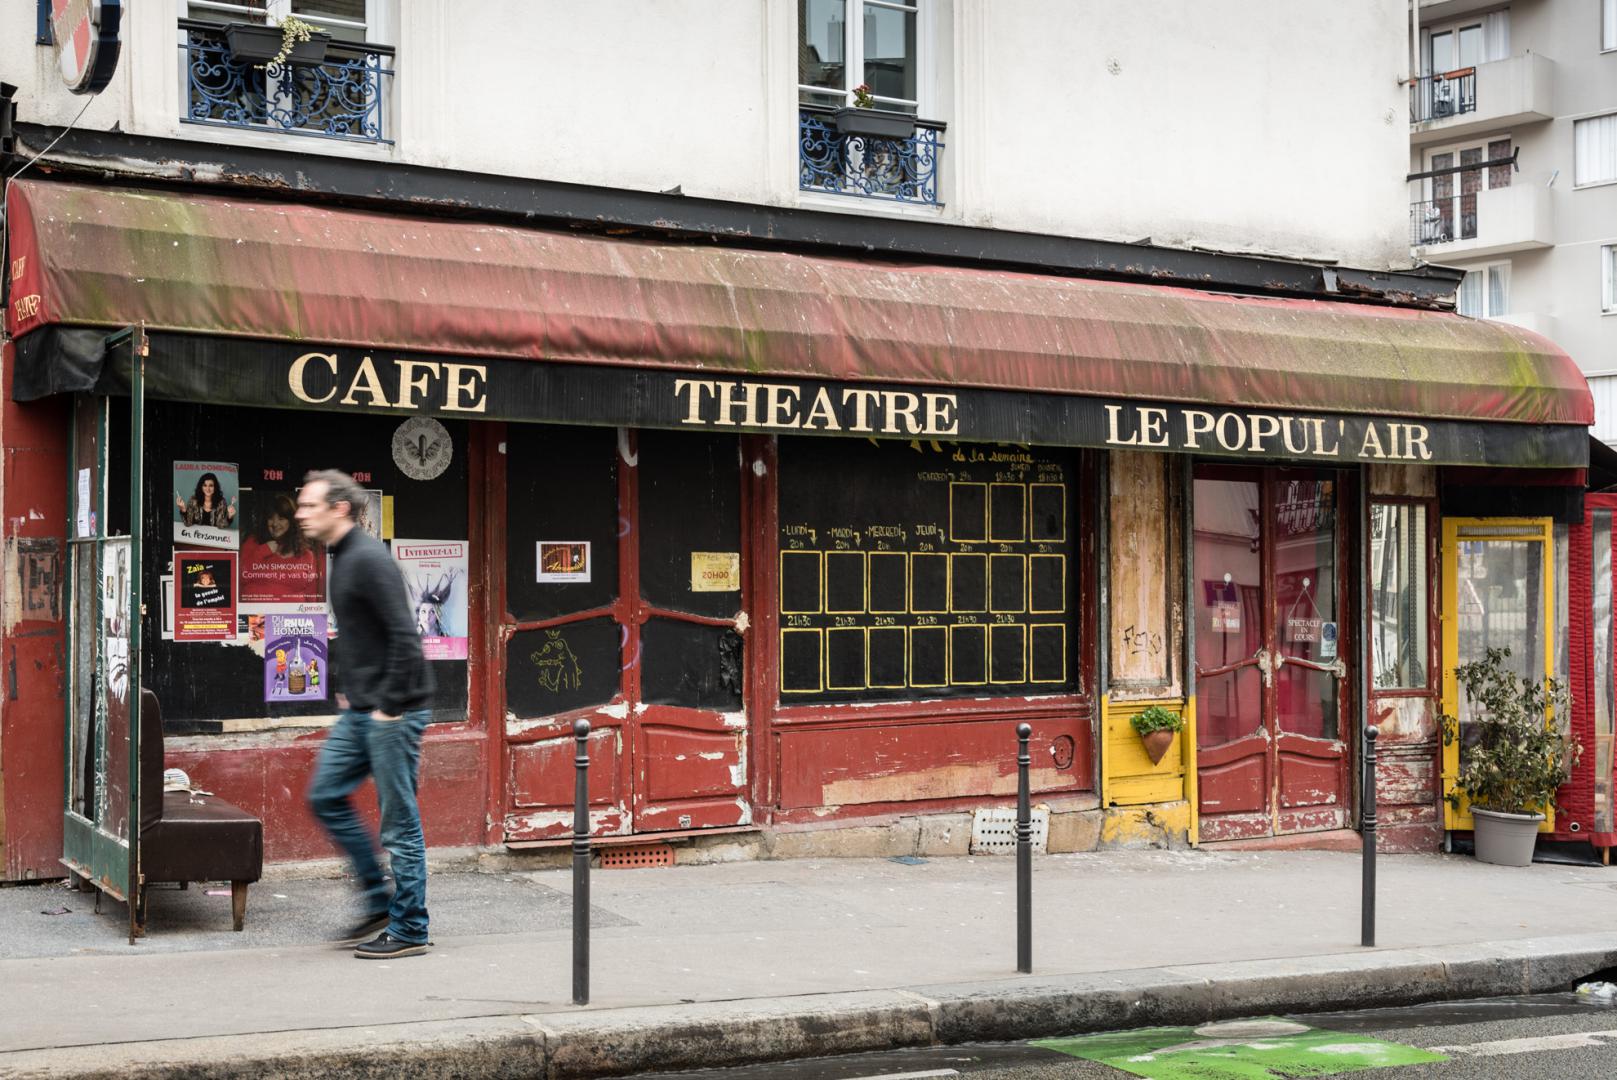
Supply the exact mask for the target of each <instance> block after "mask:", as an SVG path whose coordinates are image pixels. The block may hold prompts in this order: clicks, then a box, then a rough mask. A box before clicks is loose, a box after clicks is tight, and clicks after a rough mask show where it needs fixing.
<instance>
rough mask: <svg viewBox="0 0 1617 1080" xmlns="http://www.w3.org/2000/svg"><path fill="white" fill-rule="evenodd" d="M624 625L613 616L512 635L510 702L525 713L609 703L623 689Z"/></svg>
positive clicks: (524, 716) (508, 677)
mask: <svg viewBox="0 0 1617 1080" xmlns="http://www.w3.org/2000/svg"><path fill="white" fill-rule="evenodd" d="M622 657H623V629H622V628H621V627H620V626H619V625H618V624H617V623H616V622H615V621H613V620H612V619H586V620H584V621H583V622H575V623H565V624H563V625H561V626H553V627H547V628H543V629H539V630H522V631H519V632H518V633H516V634H513V635H512V636H511V640H510V641H509V642H507V643H506V649H505V707H506V708H507V709H508V710H510V712H511V713H512V715H514V716H516V717H518V718H521V719H530V718H535V717H541V716H554V715H555V714H557V713H562V712H568V711H569V710H572V709H583V708H588V707H589V706H591V705H604V704H606V703H607V702H609V701H611V700H612V698H613V697H614V696H615V695H616V694H617V692H618V686H619V684H620V682H621V681H622V679H621V673H622V668H623V659H622Z"/></svg>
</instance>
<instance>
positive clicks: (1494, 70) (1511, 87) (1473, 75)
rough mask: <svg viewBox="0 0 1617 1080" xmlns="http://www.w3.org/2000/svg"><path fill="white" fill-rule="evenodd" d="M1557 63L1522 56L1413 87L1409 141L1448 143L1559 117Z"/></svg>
mask: <svg viewBox="0 0 1617 1080" xmlns="http://www.w3.org/2000/svg"><path fill="white" fill-rule="evenodd" d="M1554 88H1555V61H1553V60H1551V59H1549V58H1548V57H1544V56H1540V55H1539V54H1537V53H1523V54H1522V55H1521V56H1512V57H1508V58H1507V59H1504V60H1493V61H1490V62H1488V63H1486V64H1478V65H1477V66H1476V67H1468V68H1461V69H1459V70H1458V71H1448V72H1443V73H1441V74H1437V75H1422V76H1421V77H1420V78H1418V79H1416V80H1415V81H1413V82H1411V83H1410V84H1409V125H1410V126H1409V132H1410V142H1411V143H1413V144H1415V145H1417V146H1420V145H1425V144H1429V143H1441V142H1450V141H1453V140H1455V139H1460V138H1465V137H1468V136H1476V135H1479V134H1482V133H1484V132H1490V131H1500V130H1504V129H1506V128H1512V127H1519V126H1521V125H1523V124H1534V123H1540V122H1543V121H1546V120H1550V119H1553V118H1554V116H1555V109H1554V102H1553V92H1554Z"/></svg>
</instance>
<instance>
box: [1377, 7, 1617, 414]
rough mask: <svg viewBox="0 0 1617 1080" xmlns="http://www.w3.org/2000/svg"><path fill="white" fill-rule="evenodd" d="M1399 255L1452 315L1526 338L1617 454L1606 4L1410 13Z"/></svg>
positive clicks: (1616, 179) (1613, 53)
mask: <svg viewBox="0 0 1617 1080" xmlns="http://www.w3.org/2000/svg"><path fill="white" fill-rule="evenodd" d="M1412 17H1413V18H1414V19H1415V20H1417V25H1418V34H1419V36H1418V39H1417V42H1418V52H1419V58H1420V81H1419V82H1418V83H1417V84H1416V85H1415V86H1413V87H1412V88H1411V91H1410V156H1409V171H1410V174H1411V176H1412V177H1413V179H1412V180H1411V181H1410V201H1411V207H1410V242H1411V244H1412V245H1414V251H1415V255H1416V256H1417V258H1419V259H1422V260H1424V261H1427V262H1431V263H1438V264H1442V265H1445V266H1452V267H1457V268H1460V269H1463V270H1465V271H1466V277H1465V280H1464V281H1463V282H1462V283H1461V286H1460V291H1459V310H1460V311H1461V312H1462V313H1464V314H1466V315H1474V316H1477V317H1479V318H1489V319H1501V320H1504V321H1506V322H1512V323H1516V324H1517V325H1520V326H1525V327H1528V328H1530V329H1533V330H1536V331H1538V332H1539V333H1541V334H1544V335H1545V336H1546V337H1549V338H1550V339H1552V340H1553V341H1555V342H1556V343H1557V344H1559V345H1561V346H1562V347H1563V348H1565V349H1566V350H1567V352H1569V353H1570V354H1571V355H1572V357H1573V359H1575V360H1576V361H1577V362H1578V364H1579V366H1581V367H1582V368H1583V371H1584V373H1585V374H1586V375H1587V376H1588V378H1589V384H1590V387H1591V389H1592V390H1593V391H1594V394H1595V402H1596V416H1597V420H1596V425H1595V433H1596V434H1597V435H1598V436H1599V437H1600V438H1602V439H1604V440H1605V441H1607V442H1617V0H1514V2H1512V3H1509V4H1499V3H1489V2H1486V0H1437V2H1434V0H1420V2H1419V7H1418V9H1416V10H1415V11H1414V12H1413V13H1412Z"/></svg>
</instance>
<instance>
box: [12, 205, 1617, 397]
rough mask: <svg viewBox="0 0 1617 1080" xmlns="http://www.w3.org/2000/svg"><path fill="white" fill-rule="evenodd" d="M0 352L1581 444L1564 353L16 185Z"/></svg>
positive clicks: (690, 252)
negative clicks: (741, 386)
mask: <svg viewBox="0 0 1617 1080" xmlns="http://www.w3.org/2000/svg"><path fill="white" fill-rule="evenodd" d="M9 214H10V217H9V220H10V222H11V230H12V240H11V257H12V259H13V261H14V264H15V262H16V260H18V259H19V258H21V259H22V260H23V263H22V268H21V272H20V273H19V274H17V280H16V281H14V282H13V285H12V290H11V300H12V303H11V304H10V305H9V307H8V310H7V312H6V318H7V322H8V328H9V329H10V331H11V333H12V334H13V335H21V334H24V333H27V332H28V331H30V330H33V329H35V328H37V327H39V326H43V325H46V324H50V323H63V324H72V325H81V326H106V327H115V326H125V325H128V324H130V323H134V322H144V323H145V324H146V325H147V327H148V328H150V329H153V330H175V331H182V332H194V333H200V334H213V335H241V336H247V337H255V338H272V339H292V340H297V341H308V342H315V343H321V344H331V345H350V346H356V347H360V348H365V349H370V350H382V351H386V350H389V349H398V350H418V351H424V352H432V353H450V354H462V355H468V356H485V357H509V358H523V359H531V360H535V361H573V362H586V363H600V364H618V365H651V366H656V367H664V368H672V369H679V370H700V371H705V372H712V373H724V372H737V373H750V374H762V375H773V376H780V377H790V378H806V379H833V380H845V381H863V380H879V381H882V382H897V383H909V384H921V385H947V386H967V387H981V388H994V387H1014V388H1017V389H1023V390H1036V391H1044V392H1049V393H1057V394H1080V395H1093V396H1105V397H1112V398H1135V399H1142V400H1151V401H1168V402H1182V403H1187V404H1198V405H1209V406H1218V405H1224V406H1244V407H1249V408H1288V409H1303V410H1308V409H1317V410H1328V411H1334V412H1358V413H1368V414H1378V415H1388V416H1409V417H1427V418H1449V419H1457V420H1481V421H1516V422H1523V423H1551V424H1589V423H1592V422H1593V420H1594V405H1593V399H1592V398H1591V396H1590V393H1589V389H1588V385H1587V384H1586V383H1585V381H1584V378H1583V375H1582V373H1581V372H1580V371H1579V369H1578V367H1577V365H1576V364H1574V363H1573V362H1572V360H1571V359H1570V358H1569V357H1568V356H1567V355H1566V354H1565V353H1564V352H1562V351H1561V350H1560V349H1559V348H1557V347H1556V346H1555V345H1554V344H1552V343H1551V342H1549V341H1548V340H1546V339H1545V338H1542V337H1540V336H1538V335H1536V334H1533V333H1531V332H1529V331H1527V330H1522V329H1520V328H1518V327H1514V326H1509V325H1506V324H1503V323H1496V322H1484V321H1479V320H1475V319H1468V318H1463V317H1461V316H1458V315H1448V314H1443V313H1438V312H1428V311H1412V310H1404V309H1396V308H1383V307H1371V306H1368V305H1358V304H1346V303H1330V302H1322V301H1309V300H1281V299H1265V298H1253V297H1235V296H1226V295H1218V294H1212V293H1204V292H1198V291H1196V290H1194V289H1185V288H1171V287H1166V286H1147V285H1125V284H1113V283H1105V282H1096V281H1083V280H1074V279H1071V278H1060V277H1042V276H1039V275H1034V274H1022V273H1010V272H1004V271H993V270H977V269H963V268H955V267H936V266H910V265H892V264H883V263H879V262H874V261H856V260H851V259H835V258H823V257H810V256H804V255H793V254H786V253H782V252H771V251H751V250H741V249H736V248H723V247H713V246H695V245H682V244H671V243H652V242H644V241H632V240H616V239H605V238H601V237H597V236H583V235H573V234H568V233H555V232H544V231H539V230H530V229H518V228H508V227H502V226H495V225H483V224H476V223H469V222H460V221H442V220H422V219H416V218H406V217H398V216H391V215H384V214H373V213H365V212H360V211H354V210H332V209H324V208H320V207H312V206H306V205H292V204H283V203H270V202H253V201H244V200H237V199H230V198H224V197H220V196H214V195H195V194H178V193H154V192H146V191H132V190H121V189H115V188H100V187H90V186H84V185H75V184H66V183H54V182H49V181H39V180H24V181H19V182H18V183H15V184H13V185H12V187H11V194H10V200H9Z"/></svg>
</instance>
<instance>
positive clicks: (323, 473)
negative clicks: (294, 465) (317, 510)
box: [303, 469, 371, 522]
mask: <svg viewBox="0 0 1617 1080" xmlns="http://www.w3.org/2000/svg"><path fill="white" fill-rule="evenodd" d="M303 482H304V483H305V484H314V483H321V484H324V485H326V505H327V506H331V507H335V506H336V505H337V504H338V503H342V502H345V503H347V504H348V516H349V517H351V518H353V519H354V520H355V521H356V522H357V521H360V520H362V519H363V518H364V516H365V511H366V509H367V508H368V507H369V506H370V504H371V497H370V495H369V494H367V493H366V491H365V488H364V486H363V485H361V484H360V482H359V481H358V480H355V479H354V478H353V477H352V476H349V475H348V474H347V473H345V472H339V471H338V470H336V469H311V470H309V471H308V472H306V473H304V474H303Z"/></svg>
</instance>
